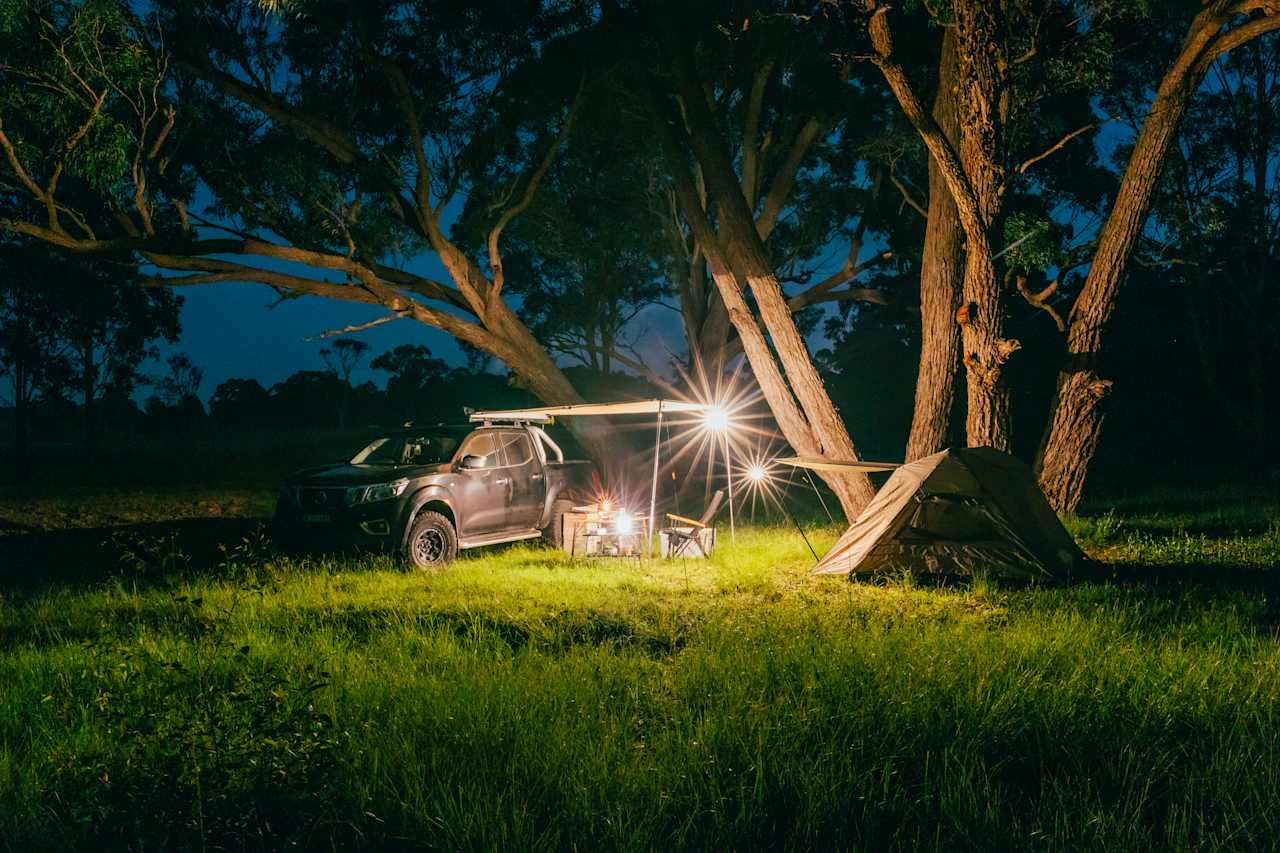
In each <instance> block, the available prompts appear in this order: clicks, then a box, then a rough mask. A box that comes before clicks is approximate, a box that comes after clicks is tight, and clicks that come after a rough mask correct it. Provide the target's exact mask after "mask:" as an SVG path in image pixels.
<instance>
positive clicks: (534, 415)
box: [471, 400, 715, 421]
mask: <svg viewBox="0 0 1280 853" xmlns="http://www.w3.org/2000/svg"><path fill="white" fill-rule="evenodd" d="M714 408H715V406H711V405H708V404H706V403H691V402H686V401H684V400H627V401H625V402H621V403H578V404H576V405H572V406H537V407H534V408H531V409H499V410H494V411H488V412H473V413H472V415H471V420H473V421H528V420H544V419H546V418H561V417H582V416H593V415H595V416H601V415H603V416H607V415H656V414H657V413H658V412H659V411H661V412H662V413H663V414H664V415H667V414H673V413H676V412H699V413H701V412H707V411H709V410H711V409H714Z"/></svg>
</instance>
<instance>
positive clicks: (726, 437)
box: [724, 430, 738, 545]
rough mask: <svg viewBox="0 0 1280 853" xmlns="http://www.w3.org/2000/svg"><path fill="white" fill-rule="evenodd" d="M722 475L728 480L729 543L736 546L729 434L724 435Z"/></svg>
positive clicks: (736, 528)
mask: <svg viewBox="0 0 1280 853" xmlns="http://www.w3.org/2000/svg"><path fill="white" fill-rule="evenodd" d="M724 474H725V477H727V478H728V480H729V541H730V542H732V543H733V544H735V545H736V544H738V527H737V525H736V524H735V523H734V520H733V460H732V459H730V458H729V433H728V431H727V430H726V431H725V433H724Z"/></svg>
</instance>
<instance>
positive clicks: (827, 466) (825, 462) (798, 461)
mask: <svg viewBox="0 0 1280 853" xmlns="http://www.w3.org/2000/svg"><path fill="white" fill-rule="evenodd" d="M775 461H776V462H779V463H781V464H783V465H791V466H794V467H796V468H810V469H812V470H814V471H896V470H897V469H899V468H901V467H902V463H901V462H836V461H833V460H831V459H823V458H821V457H818V456H790V457H787V458H786V459H777V460H775Z"/></svg>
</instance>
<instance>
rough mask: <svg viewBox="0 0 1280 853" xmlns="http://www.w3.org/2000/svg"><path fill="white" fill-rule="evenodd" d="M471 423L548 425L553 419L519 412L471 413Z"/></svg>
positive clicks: (487, 424) (482, 424)
mask: <svg viewBox="0 0 1280 853" xmlns="http://www.w3.org/2000/svg"><path fill="white" fill-rule="evenodd" d="M470 418H471V422H472V423H473V424H474V423H478V424H480V425H481V426H493V425H494V424H495V423H498V424H549V423H551V422H552V421H553V420H554V418H552V417H551V416H550V415H540V414H524V413H521V412H473V413H472V414H471V415H470Z"/></svg>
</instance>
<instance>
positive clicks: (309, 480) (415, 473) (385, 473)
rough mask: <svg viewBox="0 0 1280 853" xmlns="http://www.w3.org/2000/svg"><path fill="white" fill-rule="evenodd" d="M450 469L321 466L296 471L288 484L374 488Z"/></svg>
mask: <svg viewBox="0 0 1280 853" xmlns="http://www.w3.org/2000/svg"><path fill="white" fill-rule="evenodd" d="M448 470H449V465H448V464H447V463H446V464H443V465H352V464H350V463H348V462H342V463H339V464H337V465H322V466H320V467H317V468H304V469H302V470H301V471H295V472H294V473H293V474H290V475H289V477H288V479H287V480H285V482H286V483H288V484H289V485H290V486H317V487H329V486H371V485H373V484H374V483H390V482H391V481H392V480H399V479H402V478H409V479H413V478H416V477H425V476H426V475H428V474H435V473H446V472H448Z"/></svg>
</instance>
